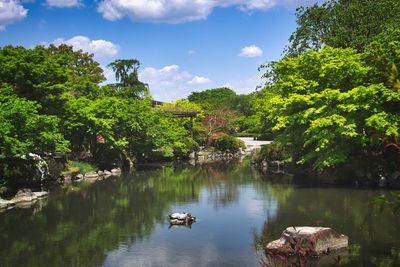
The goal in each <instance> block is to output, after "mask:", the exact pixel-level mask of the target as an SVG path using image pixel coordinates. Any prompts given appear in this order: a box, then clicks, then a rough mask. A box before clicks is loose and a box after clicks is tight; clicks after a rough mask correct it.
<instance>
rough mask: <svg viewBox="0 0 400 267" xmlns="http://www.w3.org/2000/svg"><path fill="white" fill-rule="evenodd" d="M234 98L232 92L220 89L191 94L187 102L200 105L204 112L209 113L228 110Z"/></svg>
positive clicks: (227, 89)
mask: <svg viewBox="0 0 400 267" xmlns="http://www.w3.org/2000/svg"><path fill="white" fill-rule="evenodd" d="M236 96H237V95H236V93H235V92H234V91H233V90H231V89H229V88H226V87H221V88H215V89H208V90H205V91H201V92H193V93H191V94H190V95H189V96H188V100H189V101H190V102H194V103H196V104H198V105H200V106H201V107H202V108H203V109H204V110H205V111H206V112H210V111H213V110H217V109H226V108H228V107H229V106H230V103H231V102H232V101H233V99H235V98H236Z"/></svg>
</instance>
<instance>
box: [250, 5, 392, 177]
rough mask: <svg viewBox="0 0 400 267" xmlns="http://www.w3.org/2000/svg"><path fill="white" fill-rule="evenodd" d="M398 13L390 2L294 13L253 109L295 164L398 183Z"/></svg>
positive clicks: (313, 8)
mask: <svg viewBox="0 0 400 267" xmlns="http://www.w3.org/2000/svg"><path fill="white" fill-rule="evenodd" d="M399 10H400V4H399V2H398V1H390V0H388V1H386V0H385V1H358V0H354V1H341V0H337V1H336V0H332V1H327V2H325V3H324V4H322V5H314V6H311V7H308V8H303V7H302V8H299V9H298V10H297V22H298V28H297V30H296V31H295V32H294V33H293V34H292V36H291V37H290V44H289V46H288V47H287V51H286V55H285V56H284V57H283V58H282V59H281V60H279V61H277V62H269V63H267V64H265V65H263V66H262V67H261V69H262V70H263V71H264V78H265V79H266V84H265V87H264V88H263V89H262V96H261V97H260V98H258V99H257V100H256V103H255V106H256V110H257V112H258V113H259V114H260V119H261V124H262V125H264V127H266V128H270V129H271V130H272V131H273V132H275V134H276V140H278V141H279V142H280V144H282V145H283V147H284V149H285V150H287V151H289V153H290V155H291V157H292V159H293V163H295V164H297V165H302V166H305V167H310V168H312V169H314V170H317V171H319V172H322V171H324V170H328V169H332V168H336V169H337V168H349V169H350V168H352V169H353V170H354V171H358V172H362V175H361V176H367V175H372V176H374V179H376V178H377V177H378V175H377V174H379V173H380V174H383V176H386V177H388V178H389V176H391V177H390V178H393V179H394V180H397V179H398V178H400V177H398V176H399V175H398V173H397V172H396V171H397V170H398V166H399V163H400V154H399V152H400V146H399V143H398V136H399V130H400V109H399V107H400V105H399V104H400V91H399V90H400V75H399V70H398V68H399V66H400V30H399V27H398V26H399V25H400V24H399V23H400V16H399V12H398V11H399ZM367 14H368V15H367Z"/></svg>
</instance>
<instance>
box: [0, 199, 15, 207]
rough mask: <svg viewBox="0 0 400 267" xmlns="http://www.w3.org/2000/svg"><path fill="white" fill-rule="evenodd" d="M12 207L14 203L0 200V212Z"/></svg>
mask: <svg viewBox="0 0 400 267" xmlns="http://www.w3.org/2000/svg"><path fill="white" fill-rule="evenodd" d="M14 205H15V202H13V201H10V200H5V199H2V198H0V210H8V209H11V208H13V207H14Z"/></svg>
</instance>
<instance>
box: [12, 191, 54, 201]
mask: <svg viewBox="0 0 400 267" xmlns="http://www.w3.org/2000/svg"><path fill="white" fill-rule="evenodd" d="M48 194H49V193H48V192H45V191H43V192H32V190H30V189H27V188H25V189H21V190H18V192H17V194H16V195H15V196H14V198H13V199H12V200H11V201H12V202H14V203H15V204H18V203H25V202H33V201H36V200H37V199H39V198H44V197H47V195H48Z"/></svg>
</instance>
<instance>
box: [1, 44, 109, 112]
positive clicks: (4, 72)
mask: <svg viewBox="0 0 400 267" xmlns="http://www.w3.org/2000/svg"><path fill="white" fill-rule="evenodd" d="M102 81H104V76H103V70H102V69H101V68H100V66H99V64H98V63H97V62H95V61H94V60H93V55H90V54H87V53H84V52H82V51H76V52H75V51H73V50H72V47H70V46H67V45H60V46H54V45H50V46H49V47H47V48H46V47H43V46H37V47H35V48H33V49H26V48H24V47H21V46H17V47H13V46H6V47H3V48H1V49H0V83H6V84H9V85H10V86H12V88H13V90H14V91H15V92H16V93H17V95H18V96H20V97H24V98H26V99H28V100H32V101H36V102H37V103H39V104H40V110H39V111H40V112H41V113H45V114H54V115H59V114H61V113H62V111H63V108H62V107H63V105H64V103H65V99H64V98H63V95H64V94H65V93H69V94H73V95H78V96H79V95H89V94H93V93H94V92H95V91H96V90H97V89H98V85H97V84H98V83H100V82H102Z"/></svg>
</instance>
